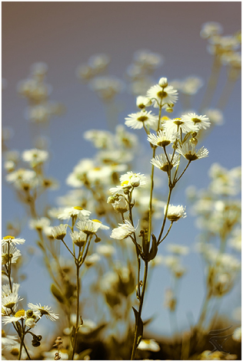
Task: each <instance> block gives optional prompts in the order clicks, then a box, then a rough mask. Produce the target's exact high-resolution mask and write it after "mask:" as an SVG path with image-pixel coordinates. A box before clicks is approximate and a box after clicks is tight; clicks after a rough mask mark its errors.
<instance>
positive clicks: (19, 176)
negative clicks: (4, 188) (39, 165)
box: [6, 168, 39, 190]
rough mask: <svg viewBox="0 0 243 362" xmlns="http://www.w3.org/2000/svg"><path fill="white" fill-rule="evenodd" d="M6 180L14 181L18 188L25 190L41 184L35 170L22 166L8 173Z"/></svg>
mask: <svg viewBox="0 0 243 362" xmlns="http://www.w3.org/2000/svg"><path fill="white" fill-rule="evenodd" d="M6 181H7V182H9V183H13V184H14V186H15V187H16V188H17V189H23V190H29V189H32V188H35V187H37V186H38V184H39V180H38V179H37V177H36V173H35V171H33V170H26V169H22V168H20V169H18V170H16V171H14V172H11V173H10V174H8V175H7V176H6Z"/></svg>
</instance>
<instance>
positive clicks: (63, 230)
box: [52, 224, 68, 240]
mask: <svg viewBox="0 0 243 362" xmlns="http://www.w3.org/2000/svg"><path fill="white" fill-rule="evenodd" d="M67 227H68V225H67V224H60V225H59V226H53V228H52V235H53V237H54V239H58V240H62V239H63V238H64V237H65V236H66V234H67Z"/></svg>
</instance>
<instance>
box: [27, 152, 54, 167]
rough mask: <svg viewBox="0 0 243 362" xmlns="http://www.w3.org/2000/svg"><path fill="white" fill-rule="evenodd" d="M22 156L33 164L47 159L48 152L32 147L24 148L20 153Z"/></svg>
mask: <svg viewBox="0 0 243 362" xmlns="http://www.w3.org/2000/svg"><path fill="white" fill-rule="evenodd" d="M22 158H23V160H24V161H26V162H30V163H31V164H32V165H33V166H36V165H38V164H40V163H43V162H45V161H46V160H47V159H48V152H47V151H44V150H38V149H37V148H34V149H32V150H26V151H24V152H23V154H22Z"/></svg>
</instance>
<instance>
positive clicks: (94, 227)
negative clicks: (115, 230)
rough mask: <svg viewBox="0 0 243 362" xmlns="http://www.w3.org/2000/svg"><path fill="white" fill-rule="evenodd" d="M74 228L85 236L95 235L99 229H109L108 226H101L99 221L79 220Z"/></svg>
mask: <svg viewBox="0 0 243 362" xmlns="http://www.w3.org/2000/svg"><path fill="white" fill-rule="evenodd" d="M76 227H77V228H78V229H79V230H81V231H83V232H84V233H85V234H87V235H92V234H96V233H97V231H98V230H99V229H102V230H108V229H110V228H109V227H108V226H106V225H103V224H102V222H101V221H99V220H96V219H94V220H80V221H79V222H78V223H77V225H76Z"/></svg>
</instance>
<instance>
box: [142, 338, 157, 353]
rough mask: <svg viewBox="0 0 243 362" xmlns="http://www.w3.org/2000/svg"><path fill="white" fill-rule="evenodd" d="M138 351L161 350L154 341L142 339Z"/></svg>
mask: <svg viewBox="0 0 243 362" xmlns="http://www.w3.org/2000/svg"><path fill="white" fill-rule="evenodd" d="M138 349H140V350H144V351H152V352H158V351H159V350H160V346H159V344H158V343H157V342H155V340H154V339H142V340H141V341H140V343H139V345H138Z"/></svg>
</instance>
